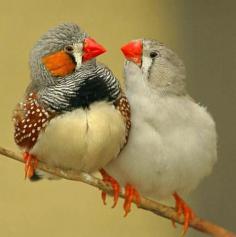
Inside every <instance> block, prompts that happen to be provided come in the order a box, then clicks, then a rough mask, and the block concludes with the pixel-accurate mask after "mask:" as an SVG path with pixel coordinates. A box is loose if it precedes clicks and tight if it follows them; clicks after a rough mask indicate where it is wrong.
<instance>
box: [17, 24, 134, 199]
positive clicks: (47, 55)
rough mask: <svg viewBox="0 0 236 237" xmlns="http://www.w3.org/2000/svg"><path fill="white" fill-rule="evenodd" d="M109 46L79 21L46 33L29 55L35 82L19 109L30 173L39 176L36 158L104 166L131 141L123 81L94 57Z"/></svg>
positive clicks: (78, 167)
mask: <svg viewBox="0 0 236 237" xmlns="http://www.w3.org/2000/svg"><path fill="white" fill-rule="evenodd" d="M104 52H105V49H104V48H103V47H102V46H101V45H99V44H98V43H97V42H96V41H95V40H94V39H92V38H90V37H88V36H87V34H86V33H85V32H83V31H81V30H80V27H79V26H78V25H76V24H68V23H67V24H60V25H58V26H56V27H54V28H52V29H51V30H49V31H48V32H47V33H46V34H44V35H43V36H42V37H41V38H40V39H39V40H38V42H37V43H36V45H35V46H34V47H33V49H32V52H31V57H30V67H31V83H30V85H29V86H28V88H27V90H26V92H25V95H24V98H23V100H22V102H21V103H19V104H18V105H17V107H16V109H15V111H14V116H13V117H14V121H15V134H14V137H15V141H16V143H17V145H18V146H19V147H20V148H22V150H23V151H24V154H23V156H24V159H25V162H26V163H25V176H26V177H29V178H30V179H31V180H38V179H40V175H39V173H38V172H37V171H36V172H35V169H36V168H37V160H40V161H43V162H45V163H47V164H50V165H52V166H56V167H61V168H63V169H73V170H75V171H78V172H80V171H84V172H89V173H91V172H94V171H97V170H100V171H101V173H102V175H103V178H104V181H106V182H109V183H111V184H112V185H113V187H114V190H115V192H116V195H115V197H114V198H115V201H116V200H117V199H118V193H119V186H118V184H117V183H116V182H115V181H114V180H113V179H112V177H110V176H108V175H107V174H106V172H105V171H104V170H102V167H104V166H105V165H106V164H107V163H108V162H109V161H111V160H112V159H114V158H116V157H117V155H118V154H119V152H120V150H121V149H122V148H123V146H124V145H125V144H126V142H127V138H128V134H129V128H130V111H129V103H128V101H127V99H126V97H125V95H124V94H123V93H122V91H121V89H120V85H119V82H118V80H117V79H116V78H115V76H114V75H113V74H112V72H111V71H110V70H109V69H108V68H107V67H105V66H104V65H102V64H97V63H96V60H95V57H96V56H98V55H100V54H102V53H104Z"/></svg>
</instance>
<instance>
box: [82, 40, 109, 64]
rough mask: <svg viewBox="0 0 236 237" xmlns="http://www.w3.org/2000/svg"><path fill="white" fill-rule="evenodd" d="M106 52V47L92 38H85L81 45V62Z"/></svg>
mask: <svg viewBox="0 0 236 237" xmlns="http://www.w3.org/2000/svg"><path fill="white" fill-rule="evenodd" d="M105 52H106V49H105V48H104V47H103V46H102V45H100V44H98V43H97V42H96V41H95V40H94V39H92V38H85V40H84V47H83V62H84V61H88V60H90V59H92V58H95V57H97V56H98V55H100V54H103V53H105Z"/></svg>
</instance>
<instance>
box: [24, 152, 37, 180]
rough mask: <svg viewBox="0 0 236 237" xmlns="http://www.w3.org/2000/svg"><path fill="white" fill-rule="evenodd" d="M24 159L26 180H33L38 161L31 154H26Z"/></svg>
mask: <svg viewBox="0 0 236 237" xmlns="http://www.w3.org/2000/svg"><path fill="white" fill-rule="evenodd" d="M23 158H24V161H25V178H31V177H32V176H33V174H34V171H35V169H36V168H37V165H38V160H37V159H36V157H35V156H33V155H31V154H30V153H29V152H24V154H23Z"/></svg>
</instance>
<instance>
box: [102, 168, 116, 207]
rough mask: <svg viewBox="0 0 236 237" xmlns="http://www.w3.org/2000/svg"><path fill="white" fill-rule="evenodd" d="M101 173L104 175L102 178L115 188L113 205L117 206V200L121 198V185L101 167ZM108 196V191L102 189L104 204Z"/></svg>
mask: <svg viewBox="0 0 236 237" xmlns="http://www.w3.org/2000/svg"><path fill="white" fill-rule="evenodd" d="M100 173H101V175H102V180H103V181H104V182H105V183H108V184H111V186H112V188H113V195H114V204H113V206H112V207H113V208H114V207H115V206H116V204H117V202H118V198H119V194H120V185H119V183H118V182H117V181H116V180H115V179H114V178H113V177H111V176H110V175H109V174H108V173H107V172H106V171H105V170H104V169H101V170H100ZM106 197H107V193H106V192H104V191H102V200H103V203H104V205H106Z"/></svg>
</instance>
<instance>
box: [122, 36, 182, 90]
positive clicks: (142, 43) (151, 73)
mask: <svg viewBox="0 0 236 237" xmlns="http://www.w3.org/2000/svg"><path fill="white" fill-rule="evenodd" d="M121 50H122V52H123V53H124V55H125V57H126V59H127V61H126V63H125V74H126V79H127V80H129V76H130V75H131V74H134V73H136V74H137V73H138V74H139V76H138V77H141V78H142V80H143V81H144V83H145V85H147V86H148V87H151V88H153V89H155V90H158V91H160V92H161V93H163V94H177V95H181V94H185V67H184V64H183V62H182V61H181V60H180V59H179V57H178V56H177V55H176V54H175V53H174V52H173V51H172V50H171V49H169V48H167V47H166V46H165V45H163V44H162V43H159V42H158V41H156V40H149V39H138V40H133V41H131V42H129V43H128V44H126V45H124V46H123V47H122V48H121Z"/></svg>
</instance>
